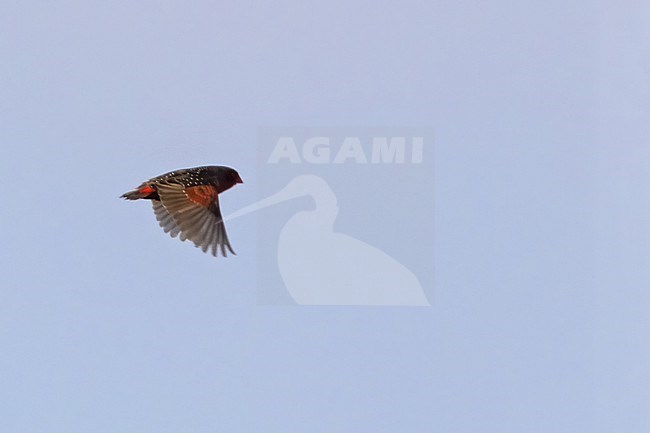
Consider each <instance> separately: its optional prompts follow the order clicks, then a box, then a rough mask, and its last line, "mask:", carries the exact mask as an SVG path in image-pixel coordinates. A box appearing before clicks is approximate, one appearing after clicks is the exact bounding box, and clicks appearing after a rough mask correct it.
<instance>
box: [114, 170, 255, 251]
mask: <svg viewBox="0 0 650 433" xmlns="http://www.w3.org/2000/svg"><path fill="white" fill-rule="evenodd" d="M238 183H243V182H242V180H241V177H240V176H239V173H237V171H236V170H235V169H233V168H230V167H223V166H215V165H211V166H205V167H195V168H186V169H182V170H175V171H171V172H169V173H165V174H163V175H160V176H157V177H154V178H152V179H149V180H147V181H145V182H143V183H142V184H141V185H140V186H138V187H137V188H136V189H134V190H133V191H129V192H127V193H124V194H122V196H121V197H122V198H125V199H127V200H139V199H146V200H151V203H152V205H153V211H154V213H155V214H156V219H157V220H158V223H159V224H160V227H162V229H163V230H164V231H165V233H169V234H170V235H171V236H172V237H176V236H178V237H179V239H180V240H181V241H184V240H186V239H189V240H190V241H192V242H193V243H194V245H195V246H196V247H197V248H201V249H202V250H203V252H207V251H208V250H210V251H211V252H212V255H213V256H217V255H218V253H219V250H221V255H222V256H224V257H225V256H226V255H227V254H226V248H228V250H229V251H230V252H231V253H232V254H235V252H234V251H233V249H232V247H231V246H230V242H229V241H228V235H227V234H226V227H225V226H224V224H223V218H222V216H221V210H220V209H219V194H221V193H222V192H224V191H226V190H227V189H230V188H232V187H233V186H235V184H238Z"/></svg>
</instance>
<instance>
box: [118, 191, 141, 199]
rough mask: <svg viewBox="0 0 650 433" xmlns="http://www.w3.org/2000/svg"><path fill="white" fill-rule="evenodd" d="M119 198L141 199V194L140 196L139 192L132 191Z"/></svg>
mask: <svg viewBox="0 0 650 433" xmlns="http://www.w3.org/2000/svg"><path fill="white" fill-rule="evenodd" d="M120 198H124V199H127V200H137V199H139V198H142V194H140V191H138V190H137V189H134V190H133V191H129V192H125V193H124V194H122V195H121V196H120Z"/></svg>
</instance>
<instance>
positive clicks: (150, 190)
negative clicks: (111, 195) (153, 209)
mask: <svg viewBox="0 0 650 433" xmlns="http://www.w3.org/2000/svg"><path fill="white" fill-rule="evenodd" d="M120 197H121V198H125V199H127V200H138V199H141V198H155V199H158V193H157V192H156V188H155V187H153V186H151V185H147V184H146V183H145V184H142V185H140V186H139V187H137V188H136V189H134V190H133V191H129V192H125V193H124V194H122V195H121V196H120Z"/></svg>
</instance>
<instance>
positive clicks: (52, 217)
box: [0, 1, 650, 433]
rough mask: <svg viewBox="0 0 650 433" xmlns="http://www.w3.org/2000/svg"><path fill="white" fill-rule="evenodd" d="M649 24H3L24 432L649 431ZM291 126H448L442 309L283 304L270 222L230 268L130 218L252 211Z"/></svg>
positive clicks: (251, 18) (473, 19) (596, 7)
mask: <svg viewBox="0 0 650 433" xmlns="http://www.w3.org/2000/svg"><path fill="white" fill-rule="evenodd" d="M649 18H650V7H649V6H648V5H647V4H645V3H643V2H640V1H638V2H637V1H629V2H623V3H621V2H613V1H596V2H593V1H582V2H574V3H571V4H567V3H566V2H560V1H544V2H520V3H518V4H513V2H506V1H492V2H484V1H462V2H458V1H454V2H452V1H445V2H428V1H422V2H410V1H406V2H357V1H352V2H349V1H348V2H336V1H328V2H309V3H299V2H288V1H280V2H269V3H261V2H260V3H256V2H249V1H243V2H242V1H239V2H207V1H190V2H181V1H159V2H153V1H146V2H145V1H137V2H133V1H111V2H96V1H85V2H84V1H51V2H36V1H20V2H17V1H4V2H2V3H0V144H1V146H2V158H0V168H1V170H2V178H3V185H4V188H3V203H2V206H1V207H0V218H1V220H2V223H3V227H4V234H3V236H2V244H1V245H2V249H1V250H0V267H1V271H2V279H1V280H0V281H1V282H0V284H1V287H2V290H1V291H0V348H1V352H0V432H2V433H24V432H30V433H41V432H42V433H59V432H60V433H70V432H93V433H104V432H106V433H109V432H110V433H113V432H115V433H118V432H119V433H141V432H156V433H167V432H169V433H172V432H174V433H178V432H197V433H199V432H200V433H208V432H211V433H212V432H282V433H286V432H297V433H298V432H300V433H302V432H327V433H331V432H441V433H449V432H458V433H479V432H480V433H492V432H494V433H507V432H516V433H521V432H526V433H537V432H539V433H551V432H552V433H561V432H567V433H569V432H571V433H575V432H589V433H599V432H603V433H605V432H608V433H609V432H617V433H627V432H630V433H638V432H645V431H650V415H648V414H650V391H649V390H650V371H649V370H648V359H649V358H650V338H649V337H650V318H649V317H650V315H649V314H648V313H649V310H650V294H649V292H648V288H649V287H650V266H649V265H650V253H649V252H648V251H649V247H650V245H649V243H648V221H650V205H649V204H648V203H649V202H648V199H649V187H648V185H650V173H649V172H650V165H649V164H650V152H649V151H648V145H649V144H650V118H649V117H650V116H649V114H650V87H649V85H648V83H649V82H650V73H649V72H648V71H650V56H649V55H648V47H649V46H650V30H649V29H650V26H648V21H649ZM283 125H290V126H312V125H315V126H353V127H354V126H357V125H358V126H387V127H390V126H402V125H407V126H408V125H414V126H423V127H431V128H433V129H434V130H435V134H436V150H435V156H436V159H435V161H436V162H435V167H436V172H435V183H433V184H432V185H431V191H432V193H433V191H434V190H435V200H434V201H435V203H434V213H435V226H434V228H435V230H434V234H435V245H434V249H435V254H434V255H432V256H431V262H432V263H431V265H432V267H433V268H434V269H435V274H434V277H433V279H432V280H433V284H434V285H435V287H434V288H433V291H434V293H435V299H434V302H433V304H434V305H433V307H431V308H419V309H412V308H406V309H400V308H359V307H296V306H286V307H278V306H276V307H273V306H259V305H257V303H256V296H257V291H258V288H259V287H260V285H264V284H265V282H264V281H259V280H258V279H257V278H256V272H255V269H256V260H257V257H256V254H257V251H258V250H259V248H258V245H257V242H258V240H257V239H258V238H257V234H256V233H257V231H256V227H257V226H256V224H257V221H256V219H254V218H241V219H239V220H237V221H232V222H231V223H230V224H229V226H228V231H229V235H230V237H231V240H232V242H233V246H234V247H235V249H236V251H237V252H238V256H237V257H235V258H229V259H226V260H222V259H214V258H213V257H211V256H209V255H204V254H201V253H200V252H199V251H198V250H196V249H194V248H192V247H191V246H189V245H185V244H181V243H180V242H178V241H176V240H172V239H170V238H169V237H168V236H166V235H165V234H164V233H162V231H161V230H160V228H159V227H158V226H157V224H156V222H155V219H154V217H153V214H152V212H151V209H150V207H149V206H148V205H147V204H146V203H126V202H123V201H121V200H119V199H118V196H119V195H120V194H121V193H123V192H124V191H126V190H128V189H129V188H131V187H132V186H134V184H136V183H137V182H139V181H141V180H143V179H144V178H147V177H149V176H154V175H157V174H161V173H163V172H165V171H169V170H171V169H175V168H180V167H186V166H193V165H203V164H227V165H231V166H234V167H236V168H237V169H238V170H239V171H240V173H241V175H242V178H243V179H244V181H245V182H246V183H245V184H244V185H240V186H237V187H236V188H235V189H233V190H231V191H228V192H227V193H225V194H224V196H223V199H222V204H223V206H224V207H228V208H229V209H231V210H235V209H238V208H240V207H243V206H245V205H247V204H249V203H251V202H253V201H254V200H255V198H256V196H257V174H256V137H257V130H258V127H262V126H271V127H277V126H283ZM427 218H428V217H427ZM432 223H433V222H432V221H430V220H428V219H427V220H424V219H418V217H417V216H414V220H413V221H412V224H415V225H418V224H419V225H420V226H422V227H425V226H430V224H432ZM409 247H410V248H409ZM402 248H403V251H413V248H417V246H410V245H405V246H403V247H402ZM415 251H417V250H415ZM397 254H399V252H397ZM419 263H421V262H419ZM427 284H431V282H430V281H428V282H427Z"/></svg>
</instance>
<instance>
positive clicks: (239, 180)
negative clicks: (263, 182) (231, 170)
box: [236, 176, 244, 183]
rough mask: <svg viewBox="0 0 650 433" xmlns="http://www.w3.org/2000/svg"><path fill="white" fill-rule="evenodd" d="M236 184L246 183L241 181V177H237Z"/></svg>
mask: <svg viewBox="0 0 650 433" xmlns="http://www.w3.org/2000/svg"><path fill="white" fill-rule="evenodd" d="M236 182H237V183H244V181H243V180H241V177H240V176H237V181H236Z"/></svg>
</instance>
